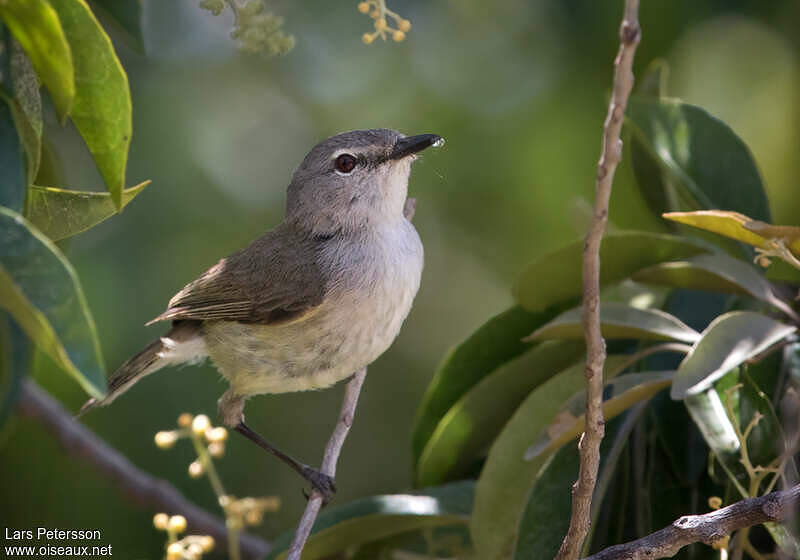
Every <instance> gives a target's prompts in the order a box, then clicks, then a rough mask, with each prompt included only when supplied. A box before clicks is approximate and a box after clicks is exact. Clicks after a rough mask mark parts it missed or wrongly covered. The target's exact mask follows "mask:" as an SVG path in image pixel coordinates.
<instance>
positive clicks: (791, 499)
mask: <svg viewBox="0 0 800 560" xmlns="http://www.w3.org/2000/svg"><path fill="white" fill-rule="evenodd" d="M799 506H800V484H798V485H795V486H793V487H792V488H789V489H788V490H783V491H781V492H772V493H771V494H766V495H765V496H759V497H758V498H748V499H746V500H742V501H741V502H736V503H735V504H731V505H729V506H727V507H724V508H722V509H718V510H716V511H712V512H710V513H706V514H703V515H684V516H683V517H680V518H678V519H676V520H675V521H674V522H673V523H672V525H669V526H668V527H664V528H663V529H661V530H659V531H656V532H655V533H652V534H650V535H647V536H646V537H642V538H641V539H638V540H635V541H631V542H629V543H625V544H618V545H615V546H611V547H608V548H606V549H604V550H601V551H600V552H598V553H597V554H593V555H592V556H589V557H588V558H586V559H585V560H644V559H647V560H655V559H657V558H670V557H672V556H674V555H675V554H677V552H678V551H679V550H680V549H681V548H683V547H684V546H686V545H688V544H692V543H696V542H702V543H705V544H708V545H710V544H713V543H714V542H716V541H718V540H720V539H722V538H724V537H725V536H726V535H730V534H731V533H732V532H733V531H736V530H738V529H744V528H746V527H752V526H753V525H759V524H761V523H766V522H769V521H772V522H775V523H781V522H784V521H786V520H788V519H789V518H790V517H791V516H792V515H794V514H796V512H797V509H798V507H799Z"/></svg>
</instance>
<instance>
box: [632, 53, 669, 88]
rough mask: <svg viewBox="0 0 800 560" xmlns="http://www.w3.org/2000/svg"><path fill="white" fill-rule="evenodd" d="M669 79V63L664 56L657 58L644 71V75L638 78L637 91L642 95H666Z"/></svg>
mask: <svg viewBox="0 0 800 560" xmlns="http://www.w3.org/2000/svg"><path fill="white" fill-rule="evenodd" d="M668 80H669V63H668V62H667V60H666V59H664V58H655V59H653V60H652V61H651V62H650V63H649V64H648V65H647V69H645V71H644V77H642V78H640V79H638V80H636V81H637V88H636V93H637V94H639V95H641V96H642V97H655V98H659V97H666V96H667V81H668Z"/></svg>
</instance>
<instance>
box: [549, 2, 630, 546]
mask: <svg viewBox="0 0 800 560" xmlns="http://www.w3.org/2000/svg"><path fill="white" fill-rule="evenodd" d="M638 12H639V0H625V14H624V16H623V19H622V25H621V26H620V30H619V37H620V47H619V52H618V54H617V57H616V59H615V60H614V85H613V91H612V94H611V102H610V103H609V105H608V115H607V116H606V120H605V123H604V125H603V148H602V153H601V155H600V161H599V162H598V163H597V180H596V183H595V202H594V213H593V215H592V223H591V225H590V228H589V233H588V234H587V235H586V241H585V243H584V248H583V331H584V337H585V338H586V384H587V391H586V393H587V398H586V428H585V432H584V433H583V435H582V436H581V439H580V443H579V444H578V447H579V449H580V470H579V473H578V480H577V482H576V483H575V486H574V487H573V491H572V514H571V518H570V524H569V530H568V531H567V534H566V536H565V537H564V541H563V542H562V543H561V549H560V550H559V551H558V554H557V555H556V559H557V560H573V559H576V558H577V557H578V555H579V554H580V550H581V546H582V545H583V541H584V540H585V539H586V535H587V533H588V531H589V524H590V522H591V521H590V520H591V517H590V513H591V505H592V494H593V492H594V487H595V484H596V482H597V469H598V466H599V464H600V442H601V441H602V439H603V434H604V420H603V365H604V364H605V360H606V344H605V341H604V340H603V336H602V334H601V332H600V244H601V242H602V240H603V233H604V232H605V229H606V223H607V222H608V201H609V199H610V197H611V185H612V183H613V180H614V172H615V171H616V168H617V164H618V163H619V160H620V159H621V157H622V140H620V132H621V130H622V121H623V117H624V116H625V107H626V106H627V104H628V97H629V95H630V92H631V89H633V56H634V53H635V52H636V47H637V45H638V44H639V39H640V37H641V30H640V29H639V19H638Z"/></svg>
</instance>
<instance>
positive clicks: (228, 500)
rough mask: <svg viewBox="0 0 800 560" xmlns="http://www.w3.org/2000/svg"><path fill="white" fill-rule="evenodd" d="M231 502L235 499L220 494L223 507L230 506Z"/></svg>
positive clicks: (220, 502)
mask: <svg viewBox="0 0 800 560" xmlns="http://www.w3.org/2000/svg"><path fill="white" fill-rule="evenodd" d="M231 502H233V499H232V498H231V497H230V496H220V497H219V505H220V507H222V508H226V507H228V506H229V505H231Z"/></svg>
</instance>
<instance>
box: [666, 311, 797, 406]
mask: <svg viewBox="0 0 800 560" xmlns="http://www.w3.org/2000/svg"><path fill="white" fill-rule="evenodd" d="M796 330H797V328H796V327H793V326H791V325H786V324H784V323H780V322H778V321H776V320H774V319H771V318H769V317H766V316H764V315H761V314H760V313H755V312H752V311H734V312H731V313H726V314H725V315H721V316H720V317H717V318H716V319H714V321H712V322H711V324H710V325H709V326H708V328H706V330H705V331H703V335H702V338H701V339H700V340H699V341H698V342H697V344H695V347H694V349H693V350H692V351H691V352H690V353H689V355H687V356H686V358H684V360H683V362H681V365H680V366H678V372H677V373H676V375H675V381H674V382H673V384H672V391H671V393H670V394H671V396H672V398H673V399H675V400H680V399H684V398H686V397H687V396H689V395H695V394H699V393H702V392H703V391H705V390H706V389H708V388H710V387H711V385H712V384H713V383H714V381H716V380H717V379H719V378H720V377H722V376H723V375H725V374H726V373H727V372H729V371H730V370H732V369H734V368H736V367H738V366H740V365H742V364H743V363H744V362H745V361H747V360H749V359H750V358H753V357H755V356H757V355H758V354H760V353H761V352H763V351H765V350H766V349H767V348H769V347H770V346H772V345H773V344H775V343H777V342H780V341H781V340H783V339H784V338H786V337H787V336H788V335H790V334H792V333H793V332H795V331H796Z"/></svg>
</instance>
